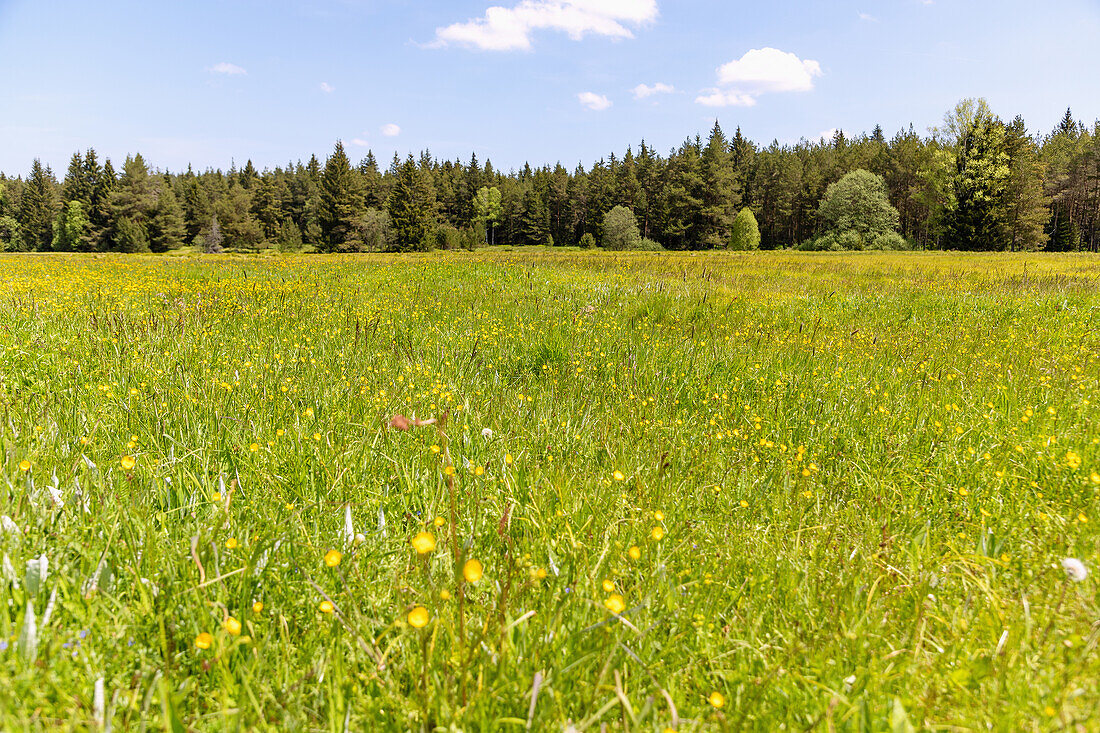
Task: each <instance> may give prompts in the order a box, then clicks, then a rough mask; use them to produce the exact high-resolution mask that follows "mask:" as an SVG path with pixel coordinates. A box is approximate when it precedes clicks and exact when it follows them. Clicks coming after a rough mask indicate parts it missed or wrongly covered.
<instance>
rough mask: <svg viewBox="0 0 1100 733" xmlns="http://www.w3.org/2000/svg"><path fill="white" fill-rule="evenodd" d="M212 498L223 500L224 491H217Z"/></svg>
mask: <svg viewBox="0 0 1100 733" xmlns="http://www.w3.org/2000/svg"><path fill="white" fill-rule="evenodd" d="M210 500H211V501H221V500H222V492H220V491H215V492H214V495H213V496H211V497H210Z"/></svg>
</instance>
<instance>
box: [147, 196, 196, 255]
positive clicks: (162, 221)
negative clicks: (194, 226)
mask: <svg viewBox="0 0 1100 733" xmlns="http://www.w3.org/2000/svg"><path fill="white" fill-rule="evenodd" d="M148 231H149V248H150V249H151V250H152V251H154V252H167V251H168V250H170V249H176V248H177V247H180V246H182V245H183V238H184V236H185V235H186V233H187V230H186V229H185V228H184V225H183V210H182V209H181V208H180V205H179V201H178V200H177V199H176V194H175V192H174V191H173V190H172V186H171V184H170V183H169V181H168V180H167V179H165V180H163V181H162V182H161V184H160V187H159V190H158V191H157V203H156V207H155V208H154V209H153V215H152V218H151V219H150V221H149V227H148Z"/></svg>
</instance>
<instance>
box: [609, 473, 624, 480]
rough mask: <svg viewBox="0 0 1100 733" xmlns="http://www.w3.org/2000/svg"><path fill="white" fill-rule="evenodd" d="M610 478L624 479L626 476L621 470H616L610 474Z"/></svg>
mask: <svg viewBox="0 0 1100 733" xmlns="http://www.w3.org/2000/svg"><path fill="white" fill-rule="evenodd" d="M611 478H613V479H615V480H616V481H625V480H626V476H624V475H623V472H622V471H616V472H615V473H613V474H611Z"/></svg>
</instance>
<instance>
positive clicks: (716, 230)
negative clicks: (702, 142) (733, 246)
mask: <svg viewBox="0 0 1100 733" xmlns="http://www.w3.org/2000/svg"><path fill="white" fill-rule="evenodd" d="M701 162H702V169H701V173H702V178H703V186H702V189H701V196H700V198H701V207H700V209H699V227H698V233H697V236H698V244H699V245H700V246H701V247H703V248H705V249H714V248H717V247H725V246H726V245H727V244H728V243H729V240H730V233H731V231H732V228H733V219H734V217H735V216H737V207H738V205H739V204H740V203H741V192H740V190H739V189H738V185H737V178H736V176H735V175H734V168H733V159H732V157H731V156H730V153H729V147H728V144H727V142H726V136H725V135H724V134H723V133H722V128H721V126H720V125H719V124H718V121H717V120H715V121H714V129H712V130H711V132H710V138H709V139H708V140H707V146H706V148H704V149H703V155H702V161H701Z"/></svg>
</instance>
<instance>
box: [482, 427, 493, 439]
mask: <svg viewBox="0 0 1100 733" xmlns="http://www.w3.org/2000/svg"><path fill="white" fill-rule="evenodd" d="M481 437H483V438H488V439H490V440H492V438H493V431H492V430H491V429H490V428H482V429H481Z"/></svg>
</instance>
